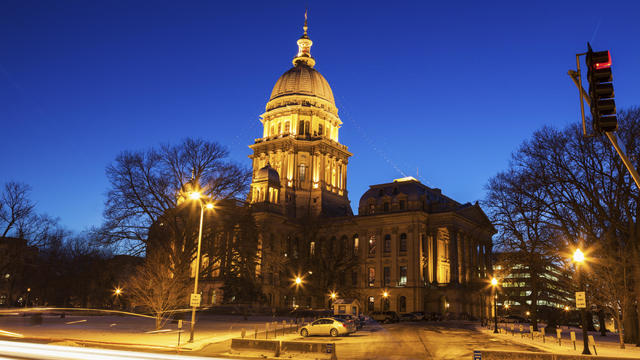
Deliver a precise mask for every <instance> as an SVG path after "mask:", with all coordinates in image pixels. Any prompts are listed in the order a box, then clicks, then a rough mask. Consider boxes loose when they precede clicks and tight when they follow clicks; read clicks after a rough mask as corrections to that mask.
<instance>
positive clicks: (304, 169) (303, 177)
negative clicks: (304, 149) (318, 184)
mask: <svg viewBox="0 0 640 360" xmlns="http://www.w3.org/2000/svg"><path fill="white" fill-rule="evenodd" d="M306 177H307V166H306V165H305V164H301V165H300V176H299V178H300V181H305V180H306Z"/></svg>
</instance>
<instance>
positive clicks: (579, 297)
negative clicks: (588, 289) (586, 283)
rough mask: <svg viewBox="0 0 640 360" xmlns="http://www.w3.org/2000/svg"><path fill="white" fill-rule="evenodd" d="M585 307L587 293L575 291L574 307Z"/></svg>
mask: <svg viewBox="0 0 640 360" xmlns="http://www.w3.org/2000/svg"><path fill="white" fill-rule="evenodd" d="M586 307H587V294H586V293H585V292H584V291H577V292H576V308H578V309H584V308H586Z"/></svg>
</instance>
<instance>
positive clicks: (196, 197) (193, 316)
mask: <svg viewBox="0 0 640 360" xmlns="http://www.w3.org/2000/svg"><path fill="white" fill-rule="evenodd" d="M189 198H190V199H191V200H196V201H198V204H200V230H198V252H197V255H196V278H195V282H194V284H193V295H195V294H197V293H198V277H199V276H200V246H201V244H202V222H203V219H204V209H205V207H206V208H207V209H213V204H212V203H207V204H206V205H205V204H203V203H202V194H200V193H199V192H197V191H194V192H192V193H190V194H189ZM195 327H196V306H193V308H192V309H191V334H190V335H189V342H190V343H192V342H193V334H194V332H195Z"/></svg>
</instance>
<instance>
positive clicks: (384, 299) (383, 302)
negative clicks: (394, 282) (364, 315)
mask: <svg viewBox="0 0 640 360" xmlns="http://www.w3.org/2000/svg"><path fill="white" fill-rule="evenodd" d="M388 298H389V292H388V291H387V290H385V291H384V292H383V293H382V298H381V299H380V310H381V311H386V309H385V308H384V307H385V305H386V304H387V300H388Z"/></svg>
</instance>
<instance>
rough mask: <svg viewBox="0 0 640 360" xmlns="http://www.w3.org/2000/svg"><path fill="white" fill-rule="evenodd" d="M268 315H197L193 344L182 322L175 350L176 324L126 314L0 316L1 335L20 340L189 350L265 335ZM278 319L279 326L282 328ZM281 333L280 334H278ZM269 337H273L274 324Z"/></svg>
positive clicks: (160, 349) (155, 349) (141, 348)
mask: <svg viewBox="0 0 640 360" xmlns="http://www.w3.org/2000/svg"><path fill="white" fill-rule="evenodd" d="M270 320H272V318H271V317H254V318H249V319H248V320H244V319H243V318H242V317H239V316H224V315H218V316H213V315H211V316H208V315H202V316H200V318H199V320H198V323H197V324H196V329H195V337H194V342H193V343H188V342H187V341H188V340H189V329H190V328H189V323H188V322H185V323H184V325H183V329H182V330H181V333H180V346H179V349H178V333H179V331H178V328H177V324H175V323H174V324H172V323H167V325H165V327H164V328H163V329H160V330H155V321H154V320H153V319H148V318H141V317H127V316H111V315H108V316H66V317H65V318H60V317H59V316H47V315H43V321H42V324H38V325H32V323H31V319H30V317H29V316H26V317H21V316H2V317H0V338H3V339H11V338H13V339H16V340H17V339H20V340H25V341H33V342H39V343H55V344H59V345H72V346H73V345H76V346H81V345H89V346H109V347H127V348H131V349H140V350H151V351H171V352H173V351H178V350H179V351H180V352H192V351H198V350H201V349H202V348H203V347H204V346H207V345H209V344H214V343H221V342H225V341H229V340H230V339H232V338H234V337H238V338H239V337H241V333H242V329H245V332H246V337H251V338H253V336H254V333H255V329H256V328H257V329H258V330H259V336H260V338H264V337H265V334H264V328H265V323H266V322H268V321H270ZM281 324H282V323H281V319H280V322H279V324H278V329H281V326H282V325H281ZM279 334H281V333H279ZM269 338H273V326H271V327H270V333H269Z"/></svg>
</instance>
